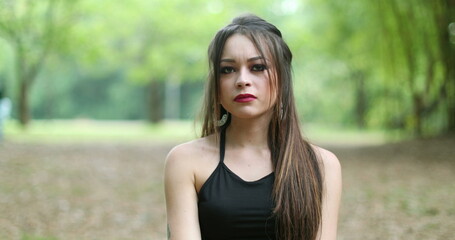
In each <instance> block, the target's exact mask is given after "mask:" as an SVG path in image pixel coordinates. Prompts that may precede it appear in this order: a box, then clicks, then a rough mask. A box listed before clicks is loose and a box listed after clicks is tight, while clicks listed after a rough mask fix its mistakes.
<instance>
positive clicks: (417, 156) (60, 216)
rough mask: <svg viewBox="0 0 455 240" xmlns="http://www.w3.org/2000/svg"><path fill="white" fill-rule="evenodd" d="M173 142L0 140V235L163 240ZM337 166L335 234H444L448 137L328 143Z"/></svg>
mask: <svg viewBox="0 0 455 240" xmlns="http://www.w3.org/2000/svg"><path fill="white" fill-rule="evenodd" d="M171 147H172V144H157V143H134V144H133V143H127V144H126V143H123V144H122V143H97V144H94V143H90V144H89V143H87V144H83V143H78V144H68V143H62V144H46V143H43V144H37V143H34V144H31V143H27V144H24V143H21V144H19V143H12V142H3V143H2V144H0V239H41V240H47V239H49V240H50V239H65V240H66V239H164V238H165V231H164V230H165V207H164V197H163V187H162V169H163V160H164V158H165V156H166V154H167V152H168V151H169V150H170V148H171ZM325 147H326V148H328V149H330V150H331V151H333V152H334V153H336V154H337V156H338V157H339V159H340V161H341V162H342V167H343V181H344V183H343V187H344V190H343V199H342V207H341V216H340V221H339V239H359V240H360V239H362V240H366V239H450V237H453V235H454V234H455V205H454V204H453V202H454V200H455V138H454V137H446V138H438V139H431V140H421V141H411V142H405V143H399V144H390V145H382V146H371V147H352V146H346V147H343V146H325Z"/></svg>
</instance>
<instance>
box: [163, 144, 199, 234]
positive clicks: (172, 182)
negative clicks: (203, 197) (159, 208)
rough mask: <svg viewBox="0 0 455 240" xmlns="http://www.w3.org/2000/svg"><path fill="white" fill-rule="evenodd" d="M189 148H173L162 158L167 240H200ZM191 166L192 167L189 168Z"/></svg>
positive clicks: (183, 146)
mask: <svg viewBox="0 0 455 240" xmlns="http://www.w3.org/2000/svg"><path fill="white" fill-rule="evenodd" d="M189 151H190V148H188V147H187V146H185V145H180V146H177V147H175V148H174V149H173V150H171V152H170V153H169V154H168V156H167V158H166V164H165V170H164V188H165V195H166V211H167V231H168V239H172V240H193V239H194V240H200V239H201V233H200V228H199V217H198V207H197V198H198V197H197V193H196V188H195V177H194V170H193V166H194V164H192V161H191V157H192V156H191V155H192V154H190V152H189ZM192 165H193V166H192Z"/></svg>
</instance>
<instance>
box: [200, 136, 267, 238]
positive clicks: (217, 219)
mask: <svg viewBox="0 0 455 240" xmlns="http://www.w3.org/2000/svg"><path fill="white" fill-rule="evenodd" d="M224 145H225V130H222V132H221V137H220V162H219V164H218V166H217V167H216V169H215V170H214V172H213V173H212V174H211V175H210V177H209V178H208V179H207V181H206V182H205V183H204V184H203V186H202V187H201V189H200V191H199V195H198V196H199V200H198V209H199V210H198V211H199V225H200V228H201V235H202V239H203V240H225V239H235V240H243V239H244V240H246V239H248V240H255V239H258V240H259V239H260V240H267V239H276V236H275V219H274V218H273V217H272V210H273V207H274V204H273V201H272V187H273V182H274V180H275V175H274V173H273V172H272V173H271V174H269V175H267V176H265V177H263V178H261V179H259V180H256V181H253V182H247V181H244V180H243V179H241V178H240V177H239V176H237V175H236V174H235V173H234V172H232V171H231V170H230V169H229V168H228V167H227V166H226V165H225V164H224V162H223V160H224Z"/></svg>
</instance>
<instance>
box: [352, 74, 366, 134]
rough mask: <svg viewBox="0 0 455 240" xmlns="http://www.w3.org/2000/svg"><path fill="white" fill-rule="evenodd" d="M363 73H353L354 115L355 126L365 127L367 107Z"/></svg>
mask: <svg viewBox="0 0 455 240" xmlns="http://www.w3.org/2000/svg"><path fill="white" fill-rule="evenodd" d="M364 75H365V74H364V73H363V72H356V73H354V76H353V77H354V82H355V95H356V99H355V101H356V103H355V115H356V123H357V127H359V128H364V127H365V125H366V124H365V114H366V109H367V102H366V101H367V97H366V93H365V76H364Z"/></svg>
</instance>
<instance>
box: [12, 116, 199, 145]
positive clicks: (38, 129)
mask: <svg viewBox="0 0 455 240" xmlns="http://www.w3.org/2000/svg"><path fill="white" fill-rule="evenodd" d="M4 128H5V136H6V138H7V139H8V140H11V141H18V142H36V141H38V142H42V141H45V142H93V141H109V142H112V141H114V142H118V141H122V142H125V141H160V142H170V141H172V142H175V141H184V140H189V139H191V138H194V137H195V136H196V133H195V131H194V130H192V129H193V124H192V123H191V122H189V121H166V122H163V123H159V124H149V123H146V122H142V121H96V120H34V121H32V122H31V123H30V124H29V125H28V126H27V127H26V128H23V127H22V126H20V125H19V124H18V122H16V121H9V122H7V123H6V124H5V127H4Z"/></svg>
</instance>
